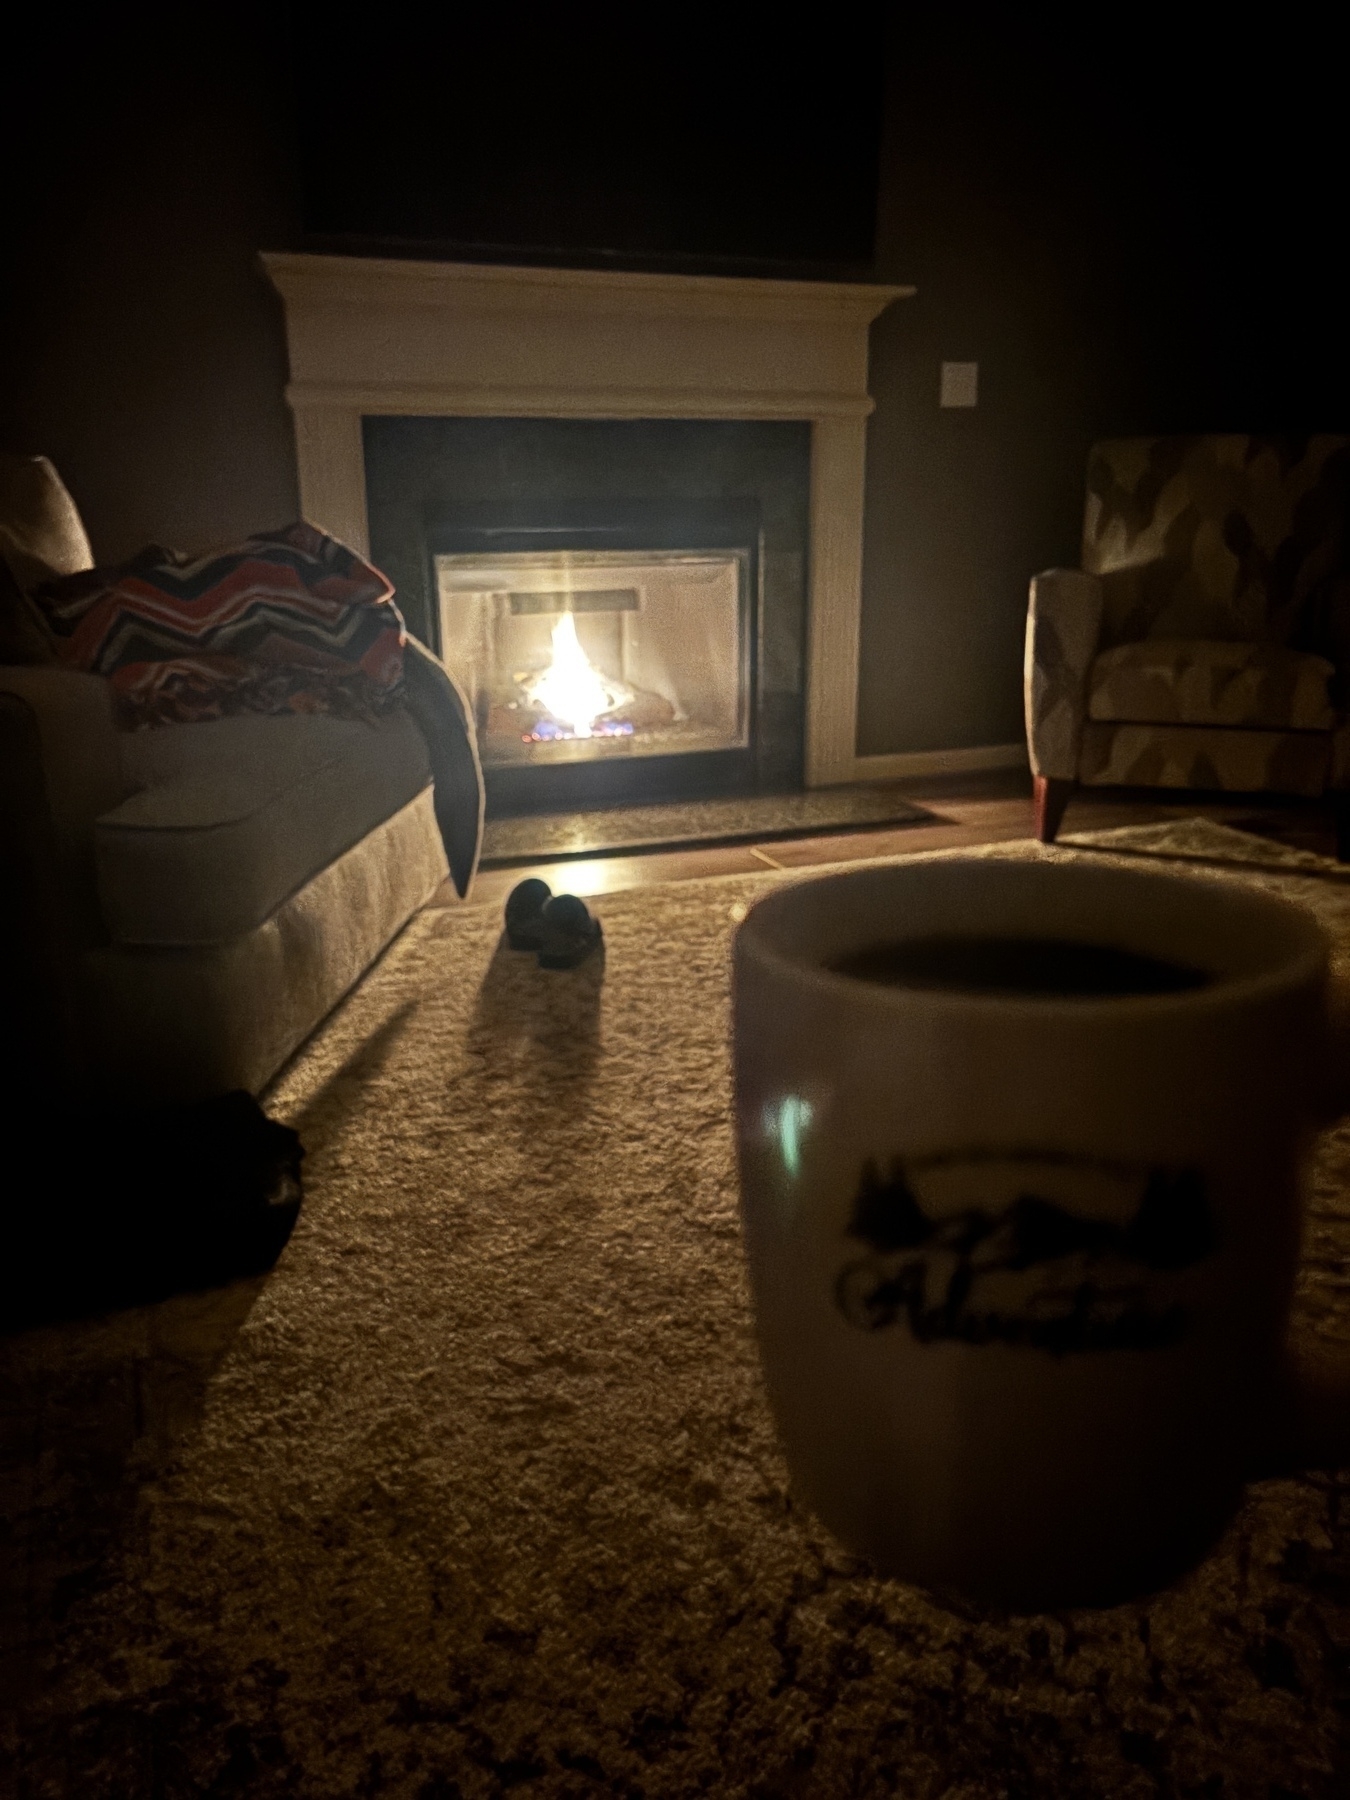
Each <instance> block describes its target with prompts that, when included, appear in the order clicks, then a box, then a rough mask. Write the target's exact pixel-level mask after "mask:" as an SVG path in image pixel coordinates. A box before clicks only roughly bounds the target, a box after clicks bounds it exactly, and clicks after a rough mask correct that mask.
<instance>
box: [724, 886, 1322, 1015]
mask: <svg viewBox="0 0 1350 1800" xmlns="http://www.w3.org/2000/svg"><path fill="white" fill-rule="evenodd" d="M741 936H742V938H743V940H744V942H745V945H746V946H747V947H748V948H751V949H752V950H753V951H755V952H757V953H758V954H759V955H761V956H763V957H765V958H767V959H768V960H769V961H771V962H774V963H777V964H779V965H780V966H781V965H784V964H786V965H791V966H792V967H794V968H795V969H797V970H799V971H800V972H802V973H804V974H805V973H808V972H809V973H810V975H811V977H812V978H814V979H819V980H822V981H826V982H830V983H834V982H840V981H847V982H850V983H851V984H852V983H853V980H854V978H853V977H851V976H847V975H840V974H836V973H834V972H832V971H831V969H830V968H829V967H828V966H827V965H829V964H831V963H834V962H836V961H838V960H839V959H841V958H843V957H846V956H848V955H850V954H851V953H854V952H858V951H861V950H866V949H870V948H872V947H873V946H875V945H877V944H884V943H897V942H904V941H906V940H912V939H916V938H927V937H933V936H943V937H968V938H978V937H999V938H1029V939H1059V940H1065V941H1068V942H1070V943H1078V944H1091V945H1095V946H1098V947H1101V948H1106V949H1113V950H1124V951H1129V952H1132V953H1134V954H1135V955H1138V956H1144V957H1152V958H1156V959H1158V960H1159V961H1162V962H1170V963H1173V964H1178V963H1179V964H1183V965H1185V966H1186V967H1188V968H1191V969H1195V970H1197V971H1199V972H1200V973H1202V974H1203V975H1204V976H1206V977H1207V982H1206V985H1205V987H1203V988H1200V989H1192V990H1190V991H1188V992H1185V993H1182V994H1158V995H1149V996H1146V997H1143V998H1141V997H1138V996H1131V997H1130V998H1129V1000H1128V1001H1124V1000H1121V999H1118V998H1113V999H1111V1000H1110V1001H1109V1004H1111V1005H1121V1004H1130V1005H1176V1004H1178V1003H1181V1004H1188V1003H1189V1004H1194V1003H1195V1002H1196V1001H1197V1000H1198V999H1199V998H1200V996H1202V995H1206V994H1208V995H1213V994H1214V992H1215V990H1216V988H1218V989H1223V990H1225V991H1228V990H1231V989H1232V988H1233V987H1234V986H1238V985H1241V986H1244V987H1245V986H1249V985H1253V984H1255V985H1264V984H1267V983H1274V984H1276V985H1282V984H1283V983H1285V982H1288V981H1290V980H1295V981H1297V980H1300V979H1307V978H1310V977H1312V976H1314V975H1316V974H1317V973H1318V971H1319V970H1320V969H1321V968H1322V967H1324V966H1325V963H1326V958H1327V945H1326V940H1325V938H1324V937H1323V935H1322V932H1321V929H1320V927H1319V926H1318V924H1317V922H1316V920H1315V919H1314V918H1313V917H1312V916H1311V914H1309V913H1306V912H1304V911H1303V910H1302V909H1301V908H1300V907H1297V906H1295V905H1292V904H1290V903H1289V902H1288V901H1285V900H1281V899H1277V898H1275V897H1274V896H1273V895H1269V894H1265V893H1261V892H1259V891H1255V890H1253V889H1251V888H1244V887H1241V886H1239V885H1238V884H1236V883H1230V882H1225V881H1220V880H1210V879H1206V878H1204V877H1196V876H1193V875H1182V874H1176V873H1173V872H1171V871H1157V870H1152V869H1139V870H1135V869H1121V868H1118V867H1101V866H1094V865H1092V864H1090V863H1082V862H1074V863H1069V862H1052V861H1049V860H1046V861H1032V860H1030V859H1027V860H1025V861H1022V860H1017V859H1014V858H1007V859H1002V858H991V857H971V856H941V857H934V858H932V859H926V858H912V859H907V860H906V861H904V862H900V863H889V864H886V865H885V866H883V867H880V868H877V867H873V868H867V869H851V870H847V871H841V872H838V873H834V874H829V875H820V876H815V877H813V878H810V879H808V880H805V881H801V882H794V883H793V884H792V885H791V886H788V887H784V888H779V889H777V890H776V891H774V892H773V893H770V894H768V895H766V896H765V897H764V898H763V899H761V900H759V901H758V902H757V903H756V904H755V905H754V906H753V907H752V908H751V910H750V912H749V913H748V914H747V916H746V918H745V921H744V923H743V924H742V926H741ZM963 997H964V998H969V999H970V1000H972V1001H974V1002H980V1001H984V1002H985V1003H991V1002H994V1003H998V1004H1006V1000H1005V999H1003V998H1002V997H996V996H992V995H981V994H979V993H974V992H972V993H970V994H969V995H966V996H963ZM1034 1003H1035V1004H1048V1005H1055V1004H1060V1005H1062V1004H1066V1003H1067V1004H1075V1005H1081V1004H1083V1002H1082V1001H1068V1002H1066V1001H1064V1000H1062V999H1058V1000H1057V999H1050V998H1047V999H1040V998H1039V997H1038V998H1037V1000H1036V1001H1035V1002H1034Z"/></svg>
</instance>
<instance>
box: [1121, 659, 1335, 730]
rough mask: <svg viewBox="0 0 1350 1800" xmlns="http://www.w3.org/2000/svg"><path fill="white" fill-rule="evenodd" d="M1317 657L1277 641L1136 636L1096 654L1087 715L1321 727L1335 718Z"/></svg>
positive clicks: (1326, 674)
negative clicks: (1251, 641) (1288, 648)
mask: <svg viewBox="0 0 1350 1800" xmlns="http://www.w3.org/2000/svg"><path fill="white" fill-rule="evenodd" d="M1335 672H1336V671H1335V669H1334V668H1333V666H1332V665H1331V664H1330V663H1329V662H1328V661H1327V660H1326V658H1325V657H1321V656H1310V655H1307V654H1306V653H1304V652H1301V651H1297V650H1286V649H1284V648H1283V647H1282V646H1281V645H1279V644H1261V643H1246V644H1241V643H1230V642H1224V641H1215V640H1212V639H1206V638H1192V639H1178V638H1144V639H1143V640H1142V641H1141V642H1139V643H1134V644H1120V645H1118V646H1117V647H1116V649H1114V650H1107V651H1105V652H1104V653H1103V654H1102V655H1101V656H1099V657H1097V658H1096V660H1095V661H1094V663H1093V665H1092V670H1091V674H1090V676H1089V697H1088V717H1089V718H1092V719H1111V720H1118V721H1121V722H1128V723H1131V724H1156V725H1247V726H1255V727H1258V728H1260V729H1264V730H1271V731H1325V730H1328V729H1329V728H1330V727H1331V726H1332V725H1333V724H1334V723H1335V710H1334V708H1333V707H1332V704H1331V698H1330V695H1329V693H1328V690H1327V682H1328V681H1329V679H1330V678H1331V676H1332V675H1334V674H1335Z"/></svg>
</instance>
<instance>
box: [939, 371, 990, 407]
mask: <svg viewBox="0 0 1350 1800" xmlns="http://www.w3.org/2000/svg"><path fill="white" fill-rule="evenodd" d="M979 393H980V365H979V364H978V363H973V362H945V363H943V365H942V381H941V383H940V385H939V389H938V405H939V406H975V405H976V404H977V403H978V401H979Z"/></svg>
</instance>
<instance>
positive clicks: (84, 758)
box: [0, 667, 130, 896]
mask: <svg viewBox="0 0 1350 1800" xmlns="http://www.w3.org/2000/svg"><path fill="white" fill-rule="evenodd" d="M0 694H5V695H8V696H11V697H12V698H13V699H14V700H16V701H18V702H20V703H21V704H22V705H23V706H24V707H26V708H27V710H28V711H29V712H30V713H31V714H32V717H33V720H34V723H35V726H36V731H37V742H38V748H39V750H40V753H41V761H42V786H43V788H44V790H45V793H44V795H43V800H42V804H43V805H44V806H45V810H46V812H47V815H48V818H49V820H50V823H51V835H52V845H53V849H54V851H55V854H56V857H57V860H58V863H59V864H60V867H61V869H62V872H63V874H64V875H65V876H66V878H67V879H70V880H73V881H75V882H76V883H77V884H78V885H79V886H80V888H81V889H82V891H83V892H84V893H85V894H87V895H89V896H92V894H93V879H94V821H95V819H97V818H98V817H99V815H100V814H101V813H105V812H107V811H108V809H109V808H110V807H114V806H118V805H120V804H121V802H122V801H123V800H125V799H126V797H127V794H128V793H129V792H130V785H129V783H128V781H127V779H126V776H125V774H124V773H123V770H122V760H121V754H120V751H119V747H118V731H117V727H116V724H115V723H114V720H113V709H112V689H111V687H110V686H109V685H108V683H107V682H106V681H105V680H104V679H103V677H102V676H101V675H86V674H83V673H81V672H80V671H78V670H74V669H54V668H47V667H39V668H0ZM21 779H25V777H24V776H23V775H22V774H21V773H20V771H19V770H18V769H17V768H15V769H12V770H11V769H7V770H4V771H0V781H9V780H21Z"/></svg>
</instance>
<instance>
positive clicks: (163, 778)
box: [94, 709, 430, 946]
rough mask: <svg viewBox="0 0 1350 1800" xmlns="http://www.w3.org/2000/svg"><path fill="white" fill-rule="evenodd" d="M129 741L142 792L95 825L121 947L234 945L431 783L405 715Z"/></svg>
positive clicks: (198, 729)
mask: <svg viewBox="0 0 1350 1800" xmlns="http://www.w3.org/2000/svg"><path fill="white" fill-rule="evenodd" d="M122 746H123V760H124V764H125V767H126V770H127V773H128V775H129V776H130V777H131V779H132V780H133V781H135V782H137V783H139V784H140V786H141V791H140V792H139V793H136V794H133V795H132V797H131V798H130V799H129V800H126V801H124V802H123V803H122V805H120V806H118V807H116V808H115V809H114V810H113V811H111V812H109V813H105V814H104V816H103V817H102V818H101V819H100V820H99V821H98V824H97V826H96V827H95V832H94V838H95V852H96V861H97V875H98V891H99V898H100V901H101V903H102V907H103V914H104V918H105V920H106V922H107V926H108V929H109V931H110V933H111V935H112V938H113V941H114V942H115V943H119V944H157V945H180V946H187V945H202V944H223V943H227V942H229V941H230V940H231V939H233V938H235V937H238V936H239V935H240V934H241V933H242V932H246V931H251V930H253V929H254V928H255V927H256V926H258V925H260V924H261V923H262V922H263V920H264V919H266V918H268V917H269V916H270V915H271V914H272V913H273V912H274V911H275V910H276V908H277V907H278V906H280V905H281V904H282V902H283V901H285V900H286V899H287V898H288V897H289V896H290V895H291V894H293V893H295V892H296V890H297V889H298V888H300V887H303V886H304V884H305V883H306V882H307V881H309V880H310V879H311V878H312V877H313V876H315V875H317V874H318V873H319V871H320V870H322V869H324V868H325V867H326V866H327V865H328V864H329V863H330V862H331V861H332V860H333V858H334V857H335V856H339V855H340V854H341V853H342V852H343V851H344V850H347V849H349V848H350V847H351V845H353V844H355V843H357V842H359V841H360V839H361V838H363V837H364V836H365V835H366V833H367V832H368V831H371V830H373V829H374V828H375V826H377V825H378V824H380V823H381V822H382V821H383V820H385V819H387V818H388V817H389V816H390V815H391V814H392V813H394V812H396V811H397V810H398V809H399V808H400V807H402V806H404V805H406V804H407V802H408V801H409V800H411V799H412V798H413V797H414V796H415V795H417V794H418V793H420V792H421V791H422V789H423V788H424V787H425V786H426V785H427V782H428V780H429V779H430V768H429V765H428V761H427V752H426V745H425V744H424V742H423V740H422V736H421V733H420V732H419V731H418V730H417V727H416V726H415V725H414V724H413V722H412V720H411V719H410V718H409V716H408V715H407V713H405V712H404V711H402V709H398V710H396V711H394V712H392V713H390V714H389V715H387V716H386V717H385V718H384V719H382V720H380V721H379V722H378V723H377V724H374V725H367V724H363V723H361V722H359V721H353V720H348V719H337V718H333V717H331V716H327V715H323V714H317V715H310V716H294V715H292V716H289V717H287V716H279V717H267V716H259V715H247V714H246V715H241V716H239V717H235V718H228V719H217V720H213V721H212V722H210V723H208V724H204V725H169V726H165V727H163V728H161V729H160V730H158V731H145V732H127V733H124V734H123V735H122Z"/></svg>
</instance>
